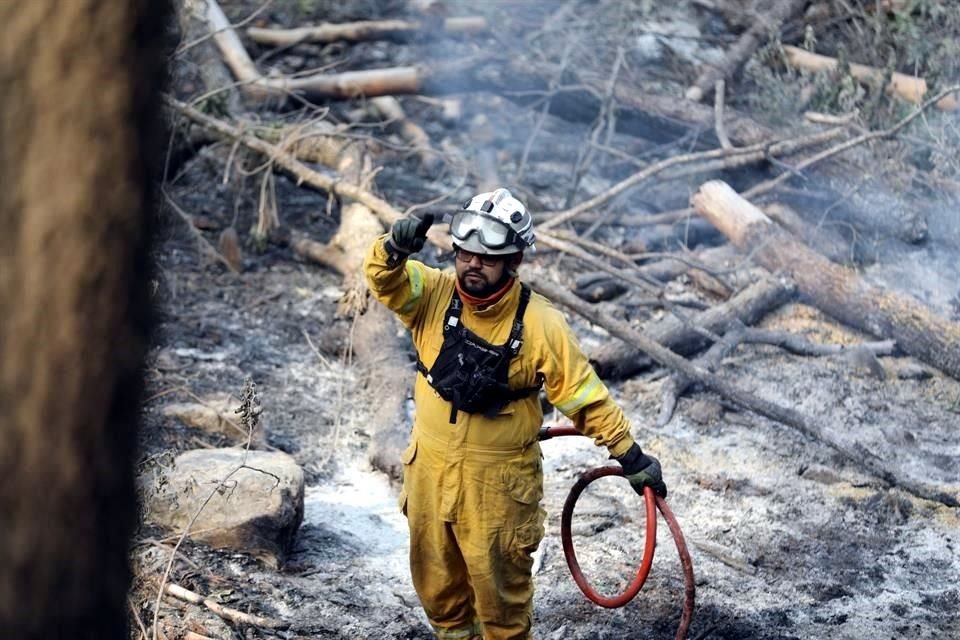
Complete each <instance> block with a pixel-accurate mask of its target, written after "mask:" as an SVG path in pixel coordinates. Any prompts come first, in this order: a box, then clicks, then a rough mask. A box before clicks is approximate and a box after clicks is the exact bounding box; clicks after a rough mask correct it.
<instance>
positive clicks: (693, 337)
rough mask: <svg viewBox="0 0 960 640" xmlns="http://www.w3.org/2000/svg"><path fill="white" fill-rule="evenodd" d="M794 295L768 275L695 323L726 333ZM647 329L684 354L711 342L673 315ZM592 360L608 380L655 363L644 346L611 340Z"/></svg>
mask: <svg viewBox="0 0 960 640" xmlns="http://www.w3.org/2000/svg"><path fill="white" fill-rule="evenodd" d="M792 294H793V289H792V285H790V284H788V283H785V282H783V281H782V280H779V279H777V278H769V277H768V278H764V279H763V280H760V281H759V282H757V283H756V284H754V285H752V286H750V287H747V288H746V289H744V290H743V291H741V292H740V293H738V294H737V295H735V296H734V297H732V298H730V300H728V301H726V302H724V303H723V304H719V305H717V306H715V307H713V308H711V309H709V310H707V311H704V312H703V313H702V314H700V315H699V316H696V317H695V318H694V319H693V322H694V323H695V324H696V325H697V326H698V327H701V328H703V329H706V330H708V331H710V332H713V333H718V332H722V331H723V330H724V329H725V328H726V327H727V326H729V325H730V323H731V322H732V321H734V320H737V321H739V322H742V323H744V324H754V323H756V322H757V321H759V320H760V319H761V318H762V317H763V316H764V315H766V314H767V313H769V312H770V311H772V310H774V309H776V308H778V307H779V306H781V305H782V304H784V303H785V302H787V301H788V300H789V299H790V297H791V296H792ZM643 332H644V334H645V335H647V336H649V337H650V338H651V339H652V340H655V341H656V342H657V344H661V345H663V346H664V347H667V348H669V349H670V350H672V351H673V352H675V353H677V354H680V355H689V354H692V353H696V352H697V351H700V350H702V349H704V348H706V346H707V345H708V344H709V341H708V339H707V338H706V336H704V335H703V334H702V333H700V332H697V331H694V330H693V329H692V328H691V327H690V326H688V324H687V323H685V322H683V321H681V320H680V319H679V318H677V317H675V316H672V315H668V316H665V317H664V318H662V319H660V320H657V321H655V322H653V323H652V324H650V325H648V326H646V327H644V329H643ZM590 361H591V362H592V363H593V366H594V368H595V369H596V370H597V373H598V374H599V375H600V377H602V378H604V379H607V380H617V379H624V378H628V377H630V376H632V375H635V374H636V373H638V372H640V371H641V370H643V369H645V368H647V367H649V366H650V365H651V364H652V361H651V358H650V357H649V356H648V355H647V354H646V353H645V352H644V350H643V349H642V348H639V347H637V346H635V345H634V344H632V343H630V342H627V341H623V342H617V341H610V342H609V343H607V345H606V346H604V347H603V348H601V349H598V350H597V351H595V352H594V353H592V354H591V355H590Z"/></svg>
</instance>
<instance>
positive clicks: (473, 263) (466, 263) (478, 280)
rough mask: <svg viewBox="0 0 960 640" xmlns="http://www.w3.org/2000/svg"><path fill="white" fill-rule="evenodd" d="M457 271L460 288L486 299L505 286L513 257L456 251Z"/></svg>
mask: <svg viewBox="0 0 960 640" xmlns="http://www.w3.org/2000/svg"><path fill="white" fill-rule="evenodd" d="M455 254H456V270H457V278H458V279H459V280H460V286H461V287H462V288H463V290H464V291H466V292H467V293H469V294H470V295H472V296H476V297H478V298H485V297H487V296H489V295H491V294H493V293H495V292H496V291H497V290H498V289H499V288H500V287H501V286H503V283H504V281H505V280H506V278H505V277H504V276H505V275H506V273H507V269H508V268H509V267H510V264H509V262H508V260H507V259H508V258H509V259H511V260H510V261H512V259H513V256H488V255H480V254H477V253H471V252H470V251H465V250H463V249H459V248H458V249H456V251H455Z"/></svg>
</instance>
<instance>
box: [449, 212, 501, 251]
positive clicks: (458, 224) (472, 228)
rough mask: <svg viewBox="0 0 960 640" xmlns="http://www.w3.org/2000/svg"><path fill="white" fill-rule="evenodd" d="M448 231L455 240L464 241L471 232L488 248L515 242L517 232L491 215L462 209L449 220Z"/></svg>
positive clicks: (496, 247) (499, 247) (498, 247)
mask: <svg viewBox="0 0 960 640" xmlns="http://www.w3.org/2000/svg"><path fill="white" fill-rule="evenodd" d="M450 233H451V234H452V235H453V237H454V238H456V239H457V240H461V241H465V240H466V239H467V238H469V237H470V234H471V233H476V234H477V235H479V236H480V243H481V244H483V246H485V247H489V248H490V249H502V248H504V247H506V246H507V245H510V244H516V242H517V234H516V232H515V231H514V230H513V229H511V228H510V227H508V226H507V225H506V224H504V223H503V222H501V221H500V220H497V219H496V218H494V217H493V216H487V215H483V214H480V213H475V212H473V211H462V212H460V213H458V214H456V215H455V216H454V217H453V220H451V221H450Z"/></svg>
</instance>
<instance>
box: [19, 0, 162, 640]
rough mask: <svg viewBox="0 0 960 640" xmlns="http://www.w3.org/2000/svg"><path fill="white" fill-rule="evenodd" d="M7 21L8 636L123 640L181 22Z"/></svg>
mask: <svg viewBox="0 0 960 640" xmlns="http://www.w3.org/2000/svg"><path fill="white" fill-rule="evenodd" d="M0 6H2V8H0V42H2V43H3V45H2V47H0V77H2V78H3V80H2V81H0V84H2V87H3V88H2V89H0V185H2V188H0V229H3V233H0V309H2V310H3V312H2V314H0V416H2V417H0V637H3V638H5V639H6V638H10V639H13V638H16V639H17V640H52V639H55V638H72V639H77V640H121V639H124V640H125V639H127V638H129V637H130V636H129V634H128V629H127V624H126V620H127V591H128V588H129V584H130V568H129V561H128V552H129V548H130V547H129V544H130V538H131V535H132V532H133V527H134V523H135V519H136V514H137V508H136V495H135V492H134V461H135V457H136V455H135V452H136V440H137V425H138V422H139V416H140V407H141V400H142V393H141V392H142V387H143V377H142V363H143V357H144V354H145V352H146V348H147V344H148V329H149V324H150V313H149V309H150V290H151V289H150V285H149V281H150V269H149V262H150V252H149V246H148V244H149V242H148V240H149V233H148V228H149V222H150V221H151V220H153V219H154V216H155V215H156V214H155V212H154V211H153V210H152V209H153V196H154V191H153V190H154V187H155V183H154V179H155V178H156V176H157V169H158V167H157V166H156V160H157V159H158V158H161V157H162V155H163V154H162V152H160V151H159V150H161V149H163V148H164V139H165V136H164V135H163V134H162V132H161V127H160V113H159V108H160V100H159V99H158V97H159V92H160V89H161V84H162V79H163V78H164V76H165V74H164V72H163V68H164V63H165V61H166V58H167V52H164V51H163V46H164V42H163V38H164V37H165V36H166V30H165V29H166V27H165V25H166V21H167V20H168V19H169V6H168V5H167V3H166V2H162V1H161V0H134V1H130V2H112V1H107V0H74V1H71V2H62V1H56V0H30V1H29V2H5V3H3V4H2V5H0Z"/></svg>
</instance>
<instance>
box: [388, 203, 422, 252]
mask: <svg viewBox="0 0 960 640" xmlns="http://www.w3.org/2000/svg"><path fill="white" fill-rule="evenodd" d="M432 224H433V214H432V213H426V214H424V216H423V218H401V219H399V220H397V221H396V222H394V223H393V226H392V227H390V237H389V238H387V249H388V250H389V251H390V253H394V254H399V255H400V256H401V257H404V258H405V257H407V256H408V255H410V254H411V253H416V252H417V251H420V249H423V243H424V242H426V239H427V229H429V228H430V226H431V225H432Z"/></svg>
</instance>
